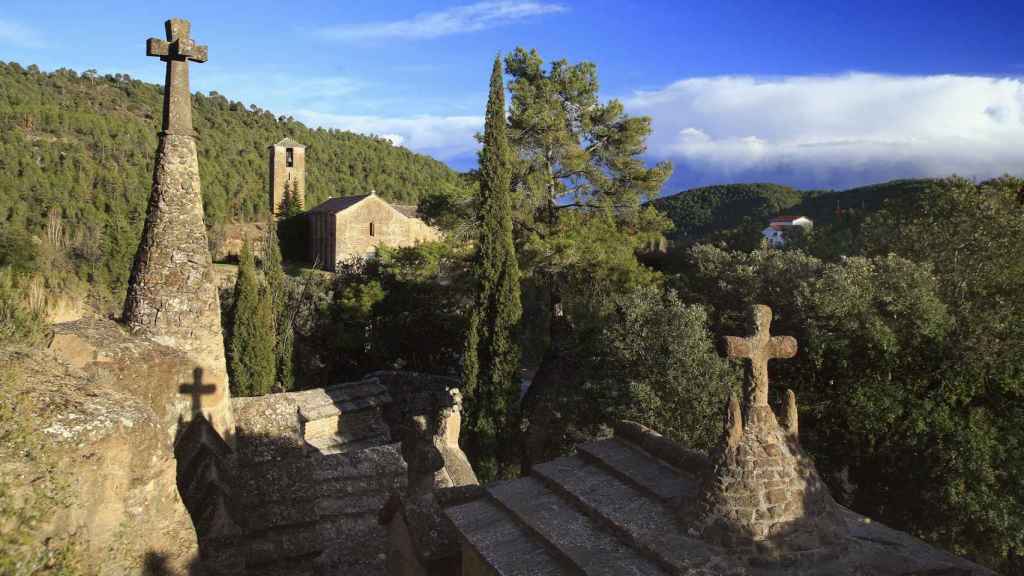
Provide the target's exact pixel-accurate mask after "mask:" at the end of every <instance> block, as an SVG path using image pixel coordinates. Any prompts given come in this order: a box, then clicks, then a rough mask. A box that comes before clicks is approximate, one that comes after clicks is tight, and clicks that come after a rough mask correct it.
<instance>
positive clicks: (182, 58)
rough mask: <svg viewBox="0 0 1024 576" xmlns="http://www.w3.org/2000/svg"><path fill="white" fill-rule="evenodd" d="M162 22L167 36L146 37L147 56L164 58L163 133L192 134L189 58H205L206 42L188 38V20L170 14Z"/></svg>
mask: <svg viewBox="0 0 1024 576" xmlns="http://www.w3.org/2000/svg"><path fill="white" fill-rule="evenodd" d="M164 26H165V27H166V28H167V40H166V41H164V40H160V39H159V38H150V39H149V40H146V56H159V57H160V59H161V60H163V61H164V62H167V78H166V80H165V82H164V123H163V131H164V133H166V134H181V135H184V136H192V135H193V132H192V93H191V92H190V91H189V87H188V61H189V60H191V61H193V62H200V63H202V62H206V56H207V50H206V46H200V45H199V44H196V42H195V40H193V39H191V38H189V32H190V31H191V28H192V25H191V24H190V23H189V21H188V20H181V19H179V18H172V19H170V20H168V21H167V22H166V23H165V24H164Z"/></svg>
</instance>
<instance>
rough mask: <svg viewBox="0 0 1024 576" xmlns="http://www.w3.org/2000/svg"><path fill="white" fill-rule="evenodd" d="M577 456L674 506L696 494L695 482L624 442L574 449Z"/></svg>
mask: <svg viewBox="0 0 1024 576" xmlns="http://www.w3.org/2000/svg"><path fill="white" fill-rule="evenodd" d="M576 450H577V453H578V454H579V456H580V457H581V458H583V459H585V460H587V461H588V462H592V463H595V464H599V465H601V466H602V467H603V468H604V469H605V470H607V471H608V472H609V473H610V474H612V475H613V476H615V477H616V478H618V479H620V480H623V481H625V482H627V483H629V484H632V485H633V486H634V487H636V488H639V489H641V490H643V491H645V492H648V493H650V494H653V495H655V496H657V497H658V498H659V499H661V500H663V501H664V502H667V503H668V504H669V505H671V506H673V507H675V506H678V505H679V504H681V503H682V502H683V501H685V500H689V499H691V498H693V497H695V496H696V495H697V492H698V489H699V486H698V484H697V480H696V479H695V478H693V477H691V476H690V475H688V474H686V473H684V472H682V471H680V470H678V469H676V468H673V467H672V466H669V465H668V464H665V463H664V462H662V461H660V460H657V459H654V458H652V457H651V456H650V455H648V454H646V453H645V452H643V451H642V450H640V449H639V448H637V447H635V446H633V445H632V444H630V443H628V442H624V441H622V440H619V439H618V438H611V439H609V440H600V441H597V442H588V443H586V444H581V445H580V446H577V447H576Z"/></svg>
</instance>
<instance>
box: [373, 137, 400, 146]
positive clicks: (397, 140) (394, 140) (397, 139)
mask: <svg viewBox="0 0 1024 576" xmlns="http://www.w3.org/2000/svg"><path fill="white" fill-rule="evenodd" d="M379 136H380V137H381V138H383V139H385V140H387V141H388V142H391V145H392V146H401V145H403V144H405V138H402V135H401V134H379Z"/></svg>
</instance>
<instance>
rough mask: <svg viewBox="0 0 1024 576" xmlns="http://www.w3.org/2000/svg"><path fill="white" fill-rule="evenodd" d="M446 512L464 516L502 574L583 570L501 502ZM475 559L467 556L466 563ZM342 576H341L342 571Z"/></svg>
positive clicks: (474, 543)
mask: <svg viewBox="0 0 1024 576" xmlns="http://www.w3.org/2000/svg"><path fill="white" fill-rule="evenodd" d="M446 513H447V514H448V515H449V516H451V517H453V518H461V519H463V520H462V521H460V522H459V523H460V525H462V526H464V527H466V529H465V530H464V531H463V533H464V534H467V535H471V538H472V539H471V540H470V541H469V542H468V544H469V546H471V547H472V548H473V549H474V550H475V551H476V552H477V554H478V555H479V556H480V557H482V558H491V559H493V562H494V564H493V566H492V568H493V569H494V570H495V571H497V573H498V574H510V575H511V574H530V575H534V576H556V575H563V574H564V575H580V574H583V572H582V571H581V570H580V569H579V568H577V567H576V566H574V565H573V564H572V562H570V561H569V560H568V559H565V558H563V557H562V556H561V555H558V554H557V553H556V552H554V551H551V550H549V549H548V548H547V547H546V546H544V544H542V543H541V541H540V540H539V539H538V538H537V537H536V536H535V535H533V534H531V533H530V531H529V530H527V529H526V528H525V527H523V526H522V525H520V524H519V523H517V522H509V514H508V512H507V511H505V510H504V509H503V508H502V507H501V506H499V505H498V504H497V503H495V502H493V501H491V500H490V499H487V498H480V499H477V500H474V501H472V502H468V503H466V504H462V505H459V506H454V507H452V508H449V509H448V510H447V511H446ZM473 562H474V559H467V558H463V565H467V563H468V565H473ZM338 576H341V574H340V573H339V574H338Z"/></svg>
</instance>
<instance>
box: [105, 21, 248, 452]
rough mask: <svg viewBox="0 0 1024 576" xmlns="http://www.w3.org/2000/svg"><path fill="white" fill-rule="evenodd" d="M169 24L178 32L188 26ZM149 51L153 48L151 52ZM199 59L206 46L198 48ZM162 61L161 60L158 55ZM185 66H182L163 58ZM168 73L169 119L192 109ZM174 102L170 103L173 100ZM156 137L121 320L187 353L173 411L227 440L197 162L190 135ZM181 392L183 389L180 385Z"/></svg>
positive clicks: (223, 371)
mask: <svg viewBox="0 0 1024 576" xmlns="http://www.w3.org/2000/svg"><path fill="white" fill-rule="evenodd" d="M181 22H184V21H169V23H168V31H169V32H170V31H171V30H172V24H174V23H177V25H178V28H179V29H182V30H184V33H185V35H186V36H187V30H188V26H187V22H185V26H184V28H182V25H181ZM151 52H152V50H151ZM202 52H203V54H204V57H203V59H204V60H205V48H203V50H202ZM161 59H167V57H161ZM174 63H177V64H180V65H187V62H185V61H178V60H173V59H171V60H168V66H170V65H171V64H174ZM171 80H172V77H171V75H170V74H169V75H168V85H167V86H166V87H165V92H164V98H165V100H167V102H166V104H167V105H168V106H169V107H170V108H171V110H170V113H169V115H168V116H169V117H181V116H176V114H177V112H176V111H175V110H174V109H175V108H176V107H181V106H191V100H189V99H188V96H187V93H186V95H185V96H184V100H182V98H183V96H182V95H181V94H179V92H181V91H183V90H184V91H187V90H188V84H187V77H186V81H185V82H184V83H172V82H171ZM176 98H177V99H176ZM164 122H165V131H164V132H161V134H160V145H159V148H158V149H157V161H156V168H155V170H154V173H153V188H152V191H151V193H150V198H149V207H148V211H147V214H146V223H145V226H144V228H143V233H142V241H141V242H140V244H139V249H138V251H137V252H136V255H135V262H134V265H133V266H132V274H131V278H130V281H129V285H128V294H127V297H126V299H125V306H124V316H123V320H124V322H125V324H126V325H127V326H128V328H129V329H130V330H131V331H132V333H134V334H138V335H142V336H146V337H148V338H151V339H152V340H154V341H156V342H158V343H160V344H163V345H165V346H168V347H171V348H176V349H178V350H181V351H183V352H185V353H186V354H188V355H189V356H190V357H191V358H192V360H193V362H194V363H195V366H194V367H193V368H194V371H193V373H194V374H195V376H196V378H197V379H200V380H201V381H200V382H192V383H191V387H192V388H194V389H200V390H204V392H202V393H201V394H200V393H199V392H195V393H193V394H192V395H191V396H189V394H187V393H183V394H180V395H179V397H178V405H179V408H180V410H179V413H180V414H182V415H183V416H184V417H185V418H186V419H188V418H190V417H191V415H192V414H193V413H195V412H197V411H201V412H202V413H203V414H204V415H205V416H206V418H207V419H208V420H209V421H210V422H211V424H212V425H213V427H214V428H215V429H216V430H217V431H218V432H219V433H220V434H221V435H222V436H224V438H225V439H227V440H228V441H229V442H230V439H231V437H232V435H233V431H234V424H233V421H232V414H231V408H230V394H229V391H228V376H227V364H226V361H225V355H224V339H223V336H222V334H221V327H220V300H219V296H218V294H217V287H216V282H215V278H214V271H213V263H212V261H211V260H210V251H209V246H208V243H207V237H206V226H205V224H204V222H203V203H202V195H201V191H200V183H199V160H198V157H197V154H196V141H195V138H194V137H193V136H192V134H191V130H190V129H189V130H187V131H186V130H184V129H181V130H179V132H187V133H171V132H168V131H167V130H166V128H167V127H168V126H167V123H168V122H169V118H168V117H165V119H164ZM182 390H184V388H182Z"/></svg>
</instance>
